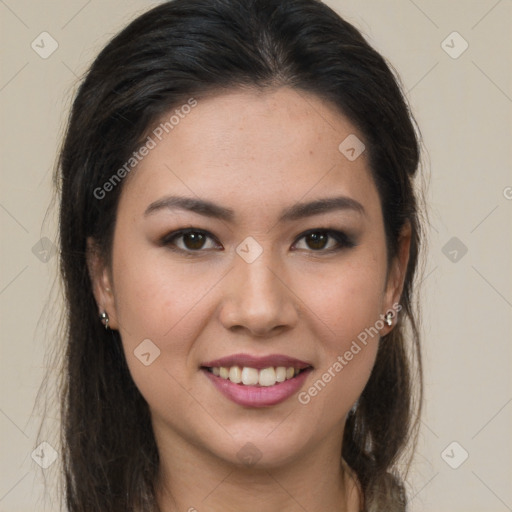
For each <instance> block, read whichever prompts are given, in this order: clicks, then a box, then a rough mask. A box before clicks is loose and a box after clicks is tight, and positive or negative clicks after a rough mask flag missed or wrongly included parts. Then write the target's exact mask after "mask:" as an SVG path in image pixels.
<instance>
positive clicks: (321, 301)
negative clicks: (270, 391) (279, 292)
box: [299, 260, 385, 415]
mask: <svg viewBox="0 0 512 512" xmlns="http://www.w3.org/2000/svg"><path fill="white" fill-rule="evenodd" d="M354 261H355V260H354ZM384 276H385V268H384V267H382V266H380V267H379V265H377V264H375V265H373V266H368V265H366V264H364V262H362V261H361V260H360V262H359V263H357V265H356V264H354V265H344V266H343V265H340V267H339V268H338V269H334V268H333V269H331V270H329V272H328V273H325V274H323V275H322V277H321V278H318V276H317V277H316V278H315V282H316V283H315V286H313V283H312V282H308V281H307V280H303V281H302V283H303V284H302V287H301V288H302V291H301V292H299V293H301V295H302V296H304V297H308V299H307V301H305V303H306V304H307V308H308V310H310V312H311V314H310V317H311V318H316V321H315V325H316V329H315V330H316V336H317V337H318V338H319V339H321V340H323V346H322V351H323V356H322V358H321V367H320V368H318V372H317V375H316V378H317V380H316V381H315V383H313V387H310V388H309V389H306V394H307V395H308V396H304V400H303V402H306V401H308V400H309V399H313V398H314V397H317V398H314V399H315V400H318V404H317V407H319V409H324V410H325V411H326V414H330V415H332V414H333V413H332V412H329V408H330V407H332V404H333V403H336V404H338V405H339V409H338V411H340V410H346V411H347V412H348V410H349V408H350V407H351V405H352V404H353V402H354V401H355V400H356V399H357V397H358V396H359V395H360V394H361V392H362V391H363V389H364V386H365V385H366V382H367V381H368V378H369V377H370V374H371V371H372V368H373V365H374V362H375V357H376V354H377V350H378V346H379V339H380V330H381V329H382V328H383V326H384V323H383V321H382V319H381V316H380V315H381V314H382V313H383V312H382V310H381V309H382V298H383V295H382V289H383V282H384ZM307 290H309V291H307ZM306 294H307V295H306ZM324 389H325V391H324ZM329 404H331V405H329Z"/></svg>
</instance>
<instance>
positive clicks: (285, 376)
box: [206, 366, 305, 387]
mask: <svg viewBox="0 0 512 512" xmlns="http://www.w3.org/2000/svg"><path fill="white" fill-rule="evenodd" d="M206 370H207V371H209V372H211V373H213V375H215V376H217V377H220V378H221V379H226V380H227V379H229V380H230V381H231V382H233V383H234V384H241V385H242V386H264V387H269V386H275V385H276V383H280V382H284V381H285V380H290V379H293V377H295V376H297V375H298V374H299V373H300V372H303V371H305V369H301V368H294V367H293V366H288V367H285V366H278V367H273V366H270V367H269V368H263V369H261V370H258V369H257V368H250V367H247V366H246V367H243V368H240V366H231V367H230V368H227V367H225V366H214V367H211V368H206Z"/></svg>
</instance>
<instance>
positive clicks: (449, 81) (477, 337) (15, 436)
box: [0, 0, 512, 512]
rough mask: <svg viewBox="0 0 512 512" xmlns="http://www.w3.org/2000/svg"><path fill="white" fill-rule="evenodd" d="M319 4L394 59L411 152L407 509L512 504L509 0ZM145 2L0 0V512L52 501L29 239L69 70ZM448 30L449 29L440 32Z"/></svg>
mask: <svg viewBox="0 0 512 512" xmlns="http://www.w3.org/2000/svg"><path fill="white" fill-rule="evenodd" d="M327 3H328V4H329V5H331V6H332V7H334V8H335V9H336V10H338V11H339V12H340V13H341V14H342V15H344V16H345V17H346V18H347V19H348V20H349V21H351V22H352V23H354V24H355V25H356V26H357V27H358V28H360V29H361V30H362V31H363V32H364V33H365V35H366V36H367V37H368V38H369V40H370V42H372V43H373V44H374V45H375V46H376V47H377V49H379V50H380V51H381V52H382V53H383V54H384V55H385V56H386V57H387V58H388V59H389V61H390V62H391V63H392V64H393V65H394V66H395V68H396V69H397V70H398V72H399V74H400V75H401V77H402V81H403V84H404V89H405V90H406V91H407V94H408V97H409V100H410V103H411V105H412V108H413V110H414V112H415V114H416V117H417V119H418V122H419V124H420V126H421V129H422V133H423V136H424V144H425V147H426V153H425V158H424V160H425V170H424V173H425V174H424V175H425V179H426V181H427V182H429V187H428V190H427V196H426V197H427V202H428V203H429V208H430V219H431V225H430V227H429V228H428V231H429V239H430V241H429V243H430V245H429V252H428V256H427V258H426V261H425V275H424V281H423V284H424V286H423V294H422V297H423V305H424V306H423V309H424V322H423V327H422V331H423V334H424V355H425V366H426V369H425V376H426V379H425V380H426V408H425V415H424V417H423V424H422V431H421V443H420V447H419V451H418V456H417V458H416V463H415V465H414V467H413V471H412V478H411V481H410V495H411V497H413V500H412V505H411V511H413V512H420V511H421V512H423V511H424V512H472V511H475V512H476V511H478V512H482V511H485V512H506V511H507V510H512V489H511V485H510V483H511V482H512V436H511V434H510V433H511V432H512V377H511V375H512V371H511V370H512V368H511V367H512V357H511V356H512V343H511V340H512V337H511V333H512V329H511V324H512V322H511V320H512V315H511V313H512V265H511V261H512V258H511V253H512V250H511V249H512V237H511V233H512V229H511V228H512V173H511V164H512V149H511V148H512V144H511V142H512V139H511V132H512V129H511V126H512V62H511V60H512V36H511V34H512V1H510V0H500V1H496V0H478V1H476V0H459V1H450V2H447V1H445V0H415V1H412V0H393V1H390V0H387V1H382V0H365V1H362V2H361V1H359V2H358V1H356V0H346V1H341V0H338V1H336V0H331V1H329V2H327ZM152 5H155V2H153V3H152V2H149V1H143V0H138V1H137V0H130V1H121V0H103V1H101V2H100V1H99V0H89V1H86V0H65V1H64V0H49V1H45V2H34V1H29V0H0V16H1V38H2V39H1V48H2V54H3V58H2V67H1V75H0V107H1V112H2V120H3V123H2V128H1V130H2V131H1V137H0V141H1V142H0V147H1V162H2V174H1V189H0V225H1V237H2V246H1V247H2V250H1V271H0V304H1V329H0V335H1V345H0V347H1V361H0V391H1V392H0V445H1V453H2V460H1V466H0V512H29V511H30V512H34V511H42V510H50V511H53V510H57V509H58V507H57V505H56V502H54V503H53V505H52V504H51V502H50V504H49V505H47V508H43V504H44V502H43V500H42V496H43V495H42V489H43V483H44V479H48V481H49V482H50V481H51V480H52V478H54V477H55V476H56V475H57V474H58V464H57V463H55V464H53V465H51V466H50V467H49V468H48V469H44V470H43V469H41V468H40V467H39V466H38V465H37V464H36V463H35V461H34V460H33V459H32V457H31V453H32V451H33V450H34V448H35V447H36V440H37V429H38V426H39V420H40V414H42V413H40V412H38V411H37V407H36V409H34V410H33V406H34V405H36V406H38V405H41V403H42V402H41V399H40V398H37V396H36V394H37V391H38V389H39V385H40V382H41V378H42V375H43V370H44V366H45V365H46V364H47V363H46V361H45V359H44V353H45V350H46V347H47V346H51V345H52V344H53V343H54V335H53V334H52V332H53V330H54V326H55V323H56V322H57V320H58V309H59V306H58V302H55V301H56V299H57V298H58V293H57V292H56V290H55V289H54V293H53V295H52V297H53V298H49V297H50V291H51V288H52V284H53V283H54V281H55V275H56V262H57V258H56V257H55V256H54V254H53V253H52V251H51V250H50V251H49V252H46V253H44V252H41V250H40V249H41V247H39V249H38V246H37V245H36V244H38V243H40V242H39V240H40V239H41V238H42V237H47V238H48V239H49V240H50V241H54V240H55V239H56V237H55V223H54V213H51V212H50V214H48V215H47V209H48V206H49V202H50V199H51V195H52V193H51V187H52V183H51V174H52V172H51V171H52V167H53V163H54V159H55V154H56V151H57V148H58V145H59V140H60V137H61V135H62V130H63V126H64V122H65V119H66V112H67V109H68V107H69V104H70V101H71V97H72V93H73V91H74V89H75V86H76V82H77V77H79V76H80V75H81V74H82V73H83V72H84V71H85V70H86V68H87V65H88V64H89V63H90V61H91V59H92V58H93V57H94V56H95V55H96V53H97V52H98V51H99V50H100V48H101V47H102V45H103V44H104V43H105V42H106V41H107V40H108V39H109V38H110V37H111V36H112V35H113V34H114V33H115V32H116V31H117V30H119V29H120V28H121V27H123V26H124V25H125V24H126V23H127V22H128V21H129V20H131V19H132V18H133V17H134V16H135V15H136V14H138V13H140V12H142V11H144V10H146V9H147V8H148V7H151V6H152ZM44 31H46V32H48V33H49V34H51V36H52V37H53V38H54V39H55V40H56V41H57V43H58V48H57V50H56V51H55V52H54V53H53V54H52V55H51V56H49V57H48V58H47V59H43V58H41V57H40V56H39V55H38V53H36V51H34V50H33V49H32V48H31V43H32V41H34V40H35V41H36V43H37V42H38V41H39V44H40V46H42V45H41V43H40V40H41V38H40V37H38V36H39V34H41V32H44ZM454 31H457V32H458V33H459V34H460V36H461V37H462V38H463V39H461V38H460V37H459V36H457V35H455V36H453V35H452V36H450V37H448V39H446V38H447V36H449V35H450V34H451V33H452V32H454ZM44 37H47V36H44ZM445 39H446V42H445V43H444V45H443V46H442V42H443V41H444V40H445ZM45 41H46V44H45V48H46V50H48V49H49V48H50V46H49V40H48V39H46V40H45ZM464 41H467V43H468V44H469V46H468V48H467V50H466V51H465V52H464V53H462V54H461V55H460V56H458V58H453V57H454V56H456V55H457V54H458V53H459V52H460V50H462V49H463V45H464ZM443 47H444V49H443ZM445 49H446V50H447V51H448V52H450V53H451V54H452V55H451V56H450V55H449V54H448V53H447V52H446V51H445ZM40 51H42V49H40ZM429 169H430V170H429ZM452 237H456V238H457V240H455V241H454V240H452V241H451V242H449V241H450V240H451V239H452ZM447 243H448V245H446V244H447ZM453 244H455V245H453ZM457 244H458V245H457ZM461 244H463V245H461ZM464 246H465V247H466V248H467V253H466V254H464V255H463V251H462V250H461V248H463V247H464ZM34 247H35V249H33V248H34ZM45 247H46V248H47V249H48V246H44V247H43V248H45ZM454 251H456V252H454ZM445 254H446V255H445ZM45 258H46V259H48V261H47V262H45V261H44V259H45ZM453 259H455V261H452V260H453ZM38 415H39V416H38ZM48 416H49V417H50V418H51V417H52V413H51V411H50V412H48ZM43 439H47V440H48V442H50V444H51V445H52V446H56V442H55V441H54V440H53V438H52V435H51V434H50V433H48V437H47V438H46V437H43ZM454 441H455V442H457V443H458V444H457V445H451V446H449V445H450V444H451V443H452V442H454ZM447 447H448V449H447V450H445V449H446V448H447ZM465 451H466V452H467V453H468V454H469V457H468V459H467V460H466V461H465V462H464V463H463V464H461V465H460V466H459V467H458V468H457V469H453V468H452V467H450V465H449V464H448V462H449V463H450V464H451V465H452V466H457V465H458V464H460V462H461V461H462V459H463V455H464V453H465ZM49 454H50V455H51V451H50V448H47V457H48V456H50V455H49ZM443 454H444V455H443Z"/></svg>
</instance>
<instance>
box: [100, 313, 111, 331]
mask: <svg viewBox="0 0 512 512" xmlns="http://www.w3.org/2000/svg"><path fill="white" fill-rule="evenodd" d="M100 320H101V323H102V324H103V325H104V326H105V330H107V331H108V329H109V327H108V320H109V318H108V313H107V312H106V311H102V312H101V313H100Z"/></svg>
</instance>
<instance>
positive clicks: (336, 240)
mask: <svg viewBox="0 0 512 512" xmlns="http://www.w3.org/2000/svg"><path fill="white" fill-rule="evenodd" d="M300 240H304V243H305V245H306V246H305V247H297V246H298V245H300V244H298V243H297V244H295V245H294V248H298V249H306V250H313V251H322V250H333V249H341V248H342V247H353V246H354V244H353V243H352V242H351V241H350V239H349V238H348V237H347V235H345V233H342V232H341V231H333V230H326V231H321V230H317V231H309V232H308V233H305V234H303V235H302V236H301V237H300V238H299V241H300Z"/></svg>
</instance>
